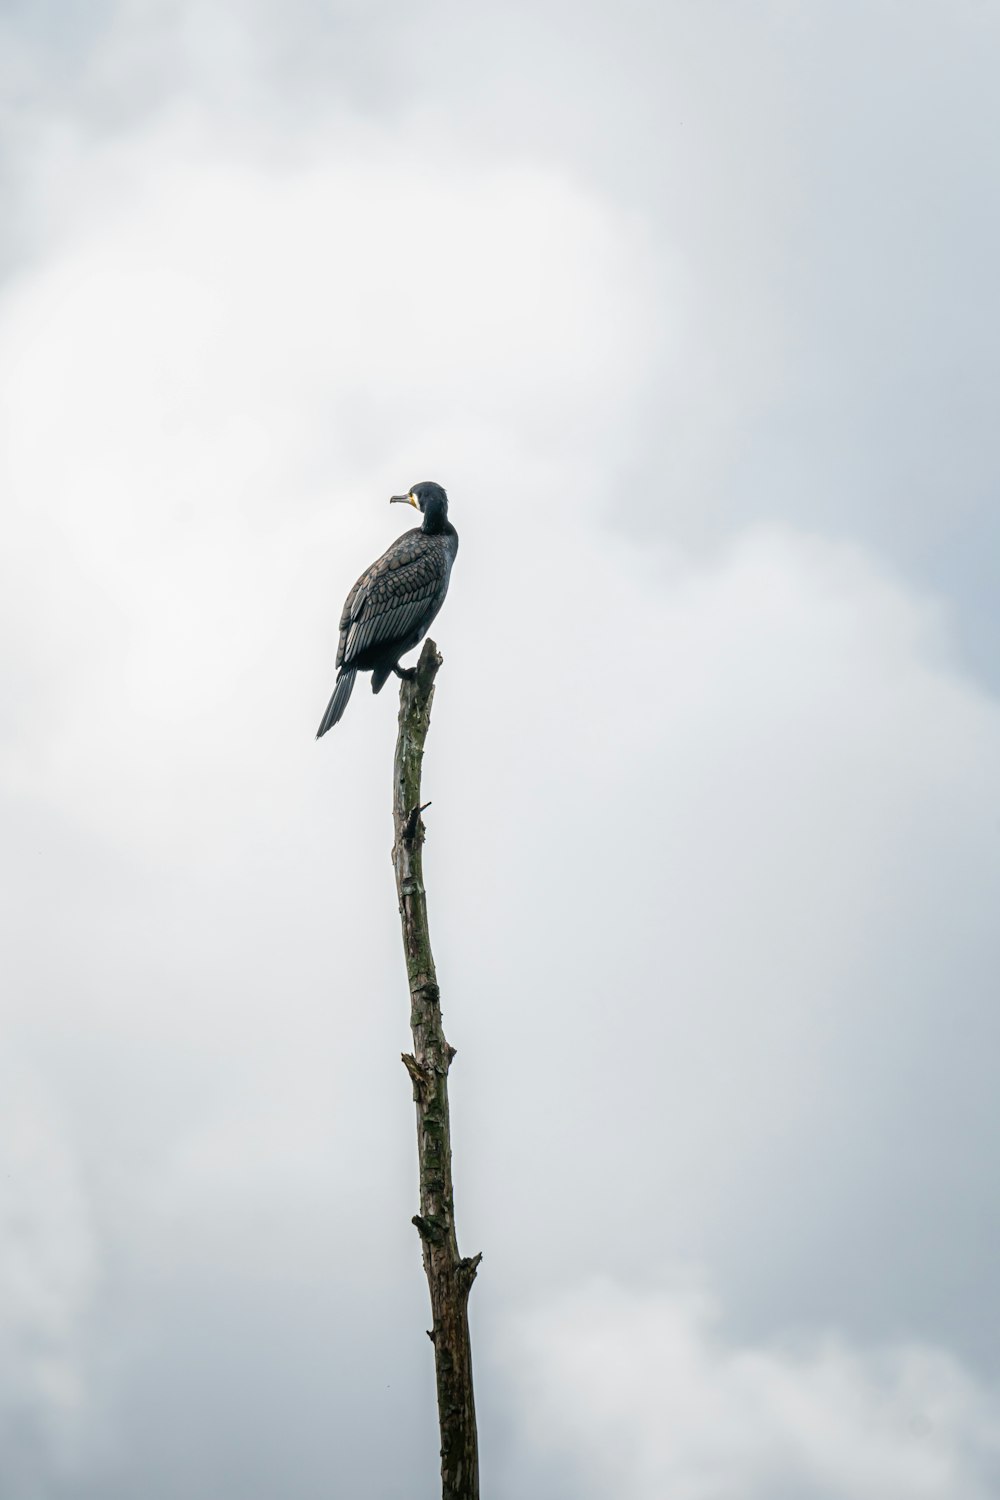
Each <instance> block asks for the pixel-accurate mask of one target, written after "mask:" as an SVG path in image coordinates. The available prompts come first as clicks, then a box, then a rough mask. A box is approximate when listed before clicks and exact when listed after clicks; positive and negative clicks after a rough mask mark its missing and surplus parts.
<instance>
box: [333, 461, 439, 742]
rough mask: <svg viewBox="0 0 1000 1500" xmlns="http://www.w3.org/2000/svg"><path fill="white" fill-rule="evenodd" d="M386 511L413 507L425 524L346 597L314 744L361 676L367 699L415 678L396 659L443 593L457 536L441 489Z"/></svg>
mask: <svg viewBox="0 0 1000 1500" xmlns="http://www.w3.org/2000/svg"><path fill="white" fill-rule="evenodd" d="M389 504H390V505H415V506H416V507H417V509H418V510H420V511H422V512H423V517H424V520H423V525H422V526H417V527H415V528H414V529H413V531H404V532H403V535H402V536H398V537H397V538H396V540H395V541H394V542H393V544H392V546H391V547H390V548H389V549H388V551H387V552H383V554H382V556H381V557H380V558H379V560H378V562H374V563H372V565H371V567H370V568H368V569H367V570H366V571H365V572H364V573H362V575H361V577H360V578H359V579H358V581H357V583H356V584H355V585H354V587H353V588H352V589H351V592H350V593H349V594H348V596H347V602H346V604H345V605H344V613H343V615H342V616H341V619H340V644H339V645H338V647H337V685H336V687H335V688H334V690H333V697H332V698H331V699H330V702H329V703H328V704H327V707H326V713H325V714H324V715H323V720H322V723H321V724H320V726H319V728H318V729H317V731H316V738H317V739H319V738H320V736H321V735H324V734H326V731H327V730H328V729H331V728H332V727H333V725H334V724H336V722H337V720H338V719H339V718H340V716H341V714H342V713H343V712H344V709H345V708H346V707H347V700H348V698H350V696H351V691H352V689H353V687H354V679H355V677H356V676H357V674H358V673H359V672H370V673H371V674H372V692H373V693H377V692H379V690H380V689H381V688H382V687H383V686H384V685H385V681H386V678H387V677H388V676H389V674H390V672H395V674H396V676H397V677H411V676H412V675H413V668H412V667H409V668H404V667H401V666H400V665H399V658H400V657H401V656H402V655H403V653H404V652H405V651H409V650H411V649H412V647H414V646H415V645H416V644H417V642H418V641H421V640H423V638H424V636H425V635H426V634H427V630H428V627H429V626H430V623H431V621H432V620H433V618H434V616H435V615H436V614H437V612H438V610H439V609H440V608H441V606H442V604H443V603H444V596H445V594H446V593H447V592H448V580H449V579H450V577H451V565H452V563H453V562H454V561H455V554H456V552H457V551H458V532H457V531H456V530H455V528H454V526H453V525H452V524H451V522H450V521H449V520H448V496H447V495H446V494H445V492H444V490H443V489H442V488H441V486H440V485H439V484H434V483H432V482H431V481H430V480H427V481H425V482H424V483H423V484H415V485H414V486H413V488H412V489H411V490H409V491H408V493H407V494H405V495H393V496H392V497H391V499H390V501H389Z"/></svg>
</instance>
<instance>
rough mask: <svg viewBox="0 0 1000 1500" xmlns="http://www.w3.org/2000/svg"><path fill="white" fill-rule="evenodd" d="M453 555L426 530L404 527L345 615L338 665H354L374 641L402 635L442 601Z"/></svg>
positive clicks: (351, 597)
mask: <svg viewBox="0 0 1000 1500" xmlns="http://www.w3.org/2000/svg"><path fill="white" fill-rule="evenodd" d="M447 572H448V559H447V557H446V555H445V553H444V552H443V550H442V549H441V548H440V547H434V546H430V547H429V546H428V545H427V538H426V537H425V536H424V534H423V533H422V532H421V531H413V532H405V533H404V534H403V536H401V537H397V539H396V541H395V542H394V543H393V545H392V546H391V547H390V548H389V549H388V551H387V552H385V553H384V554H383V556H382V557H380V558H379V560H378V562H375V563H372V565H371V567H370V568H369V569H368V570H367V572H365V573H362V575H361V577H360V578H359V579H358V581H357V583H356V584H355V585H354V587H353V589H352V590H351V592H350V593H349V594H348V596H347V603H346V604H345V605H344V613H343V616H342V617H341V621H340V646H339V649H338V651H337V666H338V667H339V666H350V664H351V662H352V661H355V660H357V658H358V657H359V656H360V655H361V653H362V652H363V651H367V650H368V649H369V647H371V646H379V645H383V644H386V645H387V644H389V643H391V642H393V641H403V640H405V639H406V637H407V636H408V635H409V634H410V632H411V631H412V630H413V629H414V628H415V627H416V626H417V625H418V624H419V623H420V621H421V620H423V619H424V617H425V616H426V615H427V613H428V611H429V610H430V609H432V608H433V606H434V605H435V604H436V603H439V602H440V597H439V596H440V592H441V586H442V584H444V583H446V581H447Z"/></svg>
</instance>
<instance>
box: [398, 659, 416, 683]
mask: <svg viewBox="0 0 1000 1500" xmlns="http://www.w3.org/2000/svg"><path fill="white" fill-rule="evenodd" d="M392 670H393V671H394V672H395V674H396V676H397V677H401V678H402V679H403V681H404V682H413V680H414V679H415V677H416V675H417V669H416V667H401V666H400V665H399V663H398V662H397V663H396V665H395V666H394V667H393V669H392Z"/></svg>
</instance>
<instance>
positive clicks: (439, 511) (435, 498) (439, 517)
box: [389, 479, 448, 531]
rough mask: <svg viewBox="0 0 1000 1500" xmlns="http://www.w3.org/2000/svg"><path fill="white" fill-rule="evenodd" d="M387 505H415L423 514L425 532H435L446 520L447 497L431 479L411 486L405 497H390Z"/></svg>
mask: <svg viewBox="0 0 1000 1500" xmlns="http://www.w3.org/2000/svg"><path fill="white" fill-rule="evenodd" d="M389 504H390V505H415V506H416V508H417V510H419V511H421V512H422V513H423V517H424V530H425V531H434V530H436V529H437V528H438V527H439V526H441V525H442V524H443V523H444V522H445V521H446V520H447V519H448V496H447V495H446V494H445V492H444V490H443V489H442V488H441V486H440V485H439V484H435V483H434V481H433V480H432V479H425V480H423V482H422V483H421V484H414V485H411V486H410V488H409V490H408V491H407V492H406V494H405V495H391V496H390V498H389Z"/></svg>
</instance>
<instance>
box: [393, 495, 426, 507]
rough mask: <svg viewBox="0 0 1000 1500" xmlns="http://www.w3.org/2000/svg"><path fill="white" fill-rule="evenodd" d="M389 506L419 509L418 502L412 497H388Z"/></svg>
mask: <svg viewBox="0 0 1000 1500" xmlns="http://www.w3.org/2000/svg"><path fill="white" fill-rule="evenodd" d="M389 504H390V505H414V506H416V508H417V510H419V509H420V502H419V500H414V498H413V496H412V495H390V496H389Z"/></svg>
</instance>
